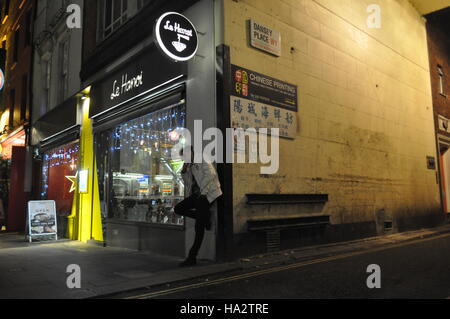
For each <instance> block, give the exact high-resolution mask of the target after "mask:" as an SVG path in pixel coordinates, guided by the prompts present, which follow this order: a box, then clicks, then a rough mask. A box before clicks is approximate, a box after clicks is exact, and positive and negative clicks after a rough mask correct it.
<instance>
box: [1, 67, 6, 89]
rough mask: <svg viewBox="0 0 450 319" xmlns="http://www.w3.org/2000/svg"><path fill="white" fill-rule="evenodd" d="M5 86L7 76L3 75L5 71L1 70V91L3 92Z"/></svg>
mask: <svg viewBox="0 0 450 319" xmlns="http://www.w3.org/2000/svg"><path fill="white" fill-rule="evenodd" d="M4 86H5V74H4V73H3V70H2V69H0V91H1V90H3V87H4Z"/></svg>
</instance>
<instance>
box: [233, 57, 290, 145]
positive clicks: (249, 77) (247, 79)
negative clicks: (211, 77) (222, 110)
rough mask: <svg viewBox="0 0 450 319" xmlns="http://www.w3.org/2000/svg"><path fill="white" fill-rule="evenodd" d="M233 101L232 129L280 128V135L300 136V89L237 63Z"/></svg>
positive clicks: (234, 73) (234, 74)
mask: <svg viewBox="0 0 450 319" xmlns="http://www.w3.org/2000/svg"><path fill="white" fill-rule="evenodd" d="M231 70H232V77H233V80H232V84H233V86H232V93H231V100H230V107H231V126H232V127H233V128H243V129H248V128H255V129H260V128H267V129H271V128H278V129H279V130H280V134H279V136H280V137H285V138H291V139H294V138H295V137H296V135H297V127H298V123H297V111H298V94H297V92H298V88H297V86H295V85H293V84H289V83H287V82H283V81H281V80H277V79H275V78H272V77H268V76H265V75H263V74H260V73H257V72H253V71H250V70H248V69H244V68H241V67H238V66H235V65H232V66H231Z"/></svg>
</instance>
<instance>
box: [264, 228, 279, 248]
mask: <svg viewBox="0 0 450 319" xmlns="http://www.w3.org/2000/svg"><path fill="white" fill-rule="evenodd" d="M280 243H281V235H280V231H279V230H271V231H268V232H266V248H267V252H268V253H271V252H276V251H280Z"/></svg>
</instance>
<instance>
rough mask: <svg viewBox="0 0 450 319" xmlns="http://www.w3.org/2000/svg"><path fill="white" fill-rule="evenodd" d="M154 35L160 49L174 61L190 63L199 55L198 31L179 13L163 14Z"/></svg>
mask: <svg viewBox="0 0 450 319" xmlns="http://www.w3.org/2000/svg"><path fill="white" fill-rule="evenodd" d="M154 34H155V39H156V44H157V45H158V47H159V48H160V49H161V50H162V51H163V52H164V54H166V55H167V56H168V57H170V58H171V59H172V60H174V61H188V60H190V59H192V58H193V57H194V56H195V54H196V53H197V49H198V36H197V30H196V29H195V27H194V25H193V24H192V22H191V21H189V19H188V18H186V17H185V16H183V15H181V14H179V13H176V12H167V13H165V14H163V15H162V16H161V17H160V18H159V19H158V20H157V21H156V25H155V32H154Z"/></svg>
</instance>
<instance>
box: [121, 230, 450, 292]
mask: <svg viewBox="0 0 450 319" xmlns="http://www.w3.org/2000/svg"><path fill="white" fill-rule="evenodd" d="M372 264H376V265H379V266H380V268H381V288H379V289H376V288H375V289H369V288H368V287H367V279H368V277H369V276H370V273H367V267H368V266H369V265H372ZM128 297H133V298H135V297H139V298H144V299H150V298H155V299H175V298H176V299H228V298H238V299H241V298H244V299H266V298H270V299H285V298H289V299H298V298H306V299H309V298H327V299H328V298H427V299H428V298H432V299H446V298H449V297H450V235H448V234H447V235H444V236H439V237H437V238H431V239H424V240H418V241H414V242H411V243H405V244H401V245H397V246H395V247H391V248H386V249H382V250H379V249H378V250H373V251H366V252H358V253H356V254H353V255H352V254H350V255H347V256H335V257H330V258H326V259H324V260H319V261H315V262H306V263H305V262H303V263H300V264H292V265H289V266H281V267H278V268H272V269H269V270H264V271H262V272H261V271H259V272H254V273H252V272H250V273H248V272H247V273H240V274H234V275H233V276H229V277H226V276H224V277H222V278H216V279H212V280H209V281H202V282H197V283H191V284H186V285H185V286H178V287H172V288H170V289H161V290H158V291H152V292H149V293H147V294H146V293H142V292H141V293H140V294H139V295H133V296H128Z"/></svg>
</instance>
